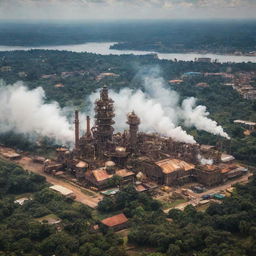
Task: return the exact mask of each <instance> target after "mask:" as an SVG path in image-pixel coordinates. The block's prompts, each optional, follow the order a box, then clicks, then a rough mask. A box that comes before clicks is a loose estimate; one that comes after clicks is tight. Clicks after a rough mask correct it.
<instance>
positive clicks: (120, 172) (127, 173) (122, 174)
mask: <svg viewBox="0 0 256 256" xmlns="http://www.w3.org/2000/svg"><path fill="white" fill-rule="evenodd" d="M116 175H118V176H120V177H128V176H131V175H134V173H133V172H131V171H128V170H126V169H120V170H118V171H116Z"/></svg>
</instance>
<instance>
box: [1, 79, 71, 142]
mask: <svg viewBox="0 0 256 256" xmlns="http://www.w3.org/2000/svg"><path fill="white" fill-rule="evenodd" d="M0 102H1V105H0V132H1V133H3V132H8V131H13V132H16V133H22V134H25V135H28V136H29V137H30V138H37V137H38V136H46V137H49V138H52V139H53V140H55V141H56V142H57V143H60V144H68V143H73V141H74V131H73V130H74V129H73V125H72V123H70V122H69V121H68V119H67V117H66V116H65V113H63V110H62V109H61V108H60V106H59V104H58V103H57V102H51V103H45V93H44V90H43V89H42V88H41V87H38V88H36V89H33V90H29V89H28V88H27V87H25V86H24V84H23V83H22V82H17V83H15V84H14V85H8V86H5V85H4V86H0Z"/></svg>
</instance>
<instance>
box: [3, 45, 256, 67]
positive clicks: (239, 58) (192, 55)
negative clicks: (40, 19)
mask: <svg viewBox="0 0 256 256" xmlns="http://www.w3.org/2000/svg"><path fill="white" fill-rule="evenodd" d="M115 44H117V42H106V41H105V42H86V43H83V44H66V45H65V44H63V45H48V46H46V45H45V46H42V45H41V46H10V45H0V52H3V51H15V50H25V51H28V50H33V49H35V50H37V49H38V50H59V51H71V52H77V53H83V52H88V53H93V54H101V55H132V54H133V55H138V56H140V55H155V56H156V58H158V59H160V60H172V61H174V60H177V61H195V59H198V58H210V59H211V61H216V60H217V62H220V63H227V62H232V63H242V62H253V63H256V56H248V55H234V54H233V55H232V54H216V53H205V52H203V53H202V52H179V53H167V52H165V53H163V52H156V51H147V50H117V49H113V46H114V45H115Z"/></svg>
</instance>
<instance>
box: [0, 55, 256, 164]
mask: <svg viewBox="0 0 256 256" xmlns="http://www.w3.org/2000/svg"><path fill="white" fill-rule="evenodd" d="M0 66H8V67H11V69H10V70H9V71H8V72H6V71H0V78H2V79H3V80H4V81H5V82H6V83H7V84H13V83H15V82H16V81H20V80H22V81H23V82H24V83H25V84H26V85H27V86H28V87H29V88H30V89H32V88H36V87H38V86H41V87H42V88H43V89H44V90H45V92H46V100H47V101H51V100H56V101H57V102H58V103H59V104H60V106H61V107H65V106H71V107H72V108H74V107H76V108H79V109H81V110H84V109H86V107H87V101H86V98H87V97H88V96H89V95H90V94H91V93H92V92H95V91H96V90H97V89H99V88H100V87H102V86H103V85H104V84H107V85H108V87H109V88H111V89H113V90H115V91H118V90H120V89H122V88H124V87H129V88H132V89H136V88H142V84H141V81H140V80H139V79H138V78H137V74H138V72H139V71H140V70H141V69H143V68H144V69H149V67H152V66H153V67H155V66H157V67H158V68H159V69H160V75H161V76H162V77H163V78H164V79H165V81H166V87H169V88H170V89H173V90H175V91H177V92H178V93H179V94H180V95H181V100H182V99H183V98H185V97H189V96H193V97H196V98H197V99H198V101H197V104H203V105H205V106H207V109H208V111H209V112H210V117H211V118H213V119H214V120H216V121H217V122H218V123H219V124H221V125H222V126H223V127H224V130H225V131H226V132H227V133H228V134H229V135H230V136H231V137H232V140H231V153H233V154H234V155H235V157H237V158H238V159H239V160H242V161H247V162H250V163H251V164H253V163H254V162H255V160H256V137H255V133H252V135H251V136H244V134H243V129H242V127H241V125H238V124H234V123H233V121H234V120H235V119H243V120H251V121H255V120H256V111H255V110H256V103H255V102H254V101H249V100H245V99H243V98H242V97H241V96H240V95H239V94H238V93H237V92H236V91H234V90H233V89H232V87H230V86H224V85H223V84H224V83H226V82H230V81H229V79H225V78H221V77H210V76H208V77H205V76H199V77H190V78H188V79H184V82H183V84H181V85H171V84H170V83H168V81H169V80H170V79H177V78H178V79H180V78H181V77H182V75H183V74H184V73H185V72H190V71H196V72H202V73H204V72H226V71H227V70H228V72H229V73H231V74H235V73H237V72H250V71H254V70H255V68H256V64H254V63H237V64H232V63H224V64H221V63H200V62H184V61H167V60H158V59H156V58H154V56H152V55H146V56H133V55H124V56H113V55H112V56H101V55H96V54H89V53H72V52H66V51H61V52H60V51H44V50H31V51H27V52H26V51H15V52H0ZM102 72H112V73H114V74H116V75H117V76H114V77H113V76H108V77H103V78H102V79H98V77H99V75H100V74H101V73H102ZM199 82H204V83H207V84H208V85H209V86H208V87H205V88H202V87H197V86H196V84H197V83H199ZM58 84H61V85H63V86H62V87H58V86H57V87H56V85H58ZM252 85H253V86H255V83H254V84H252ZM185 129H187V130H188V132H189V133H191V134H192V135H193V136H194V137H195V138H196V140H197V141H198V142H199V143H204V144H215V143H217V141H218V139H219V138H218V137H216V136H214V135H210V134H208V133H206V132H202V131H197V130H196V129H191V128H190V129H188V128H185ZM46 141H47V140H46ZM0 143H3V144H5V145H8V146H15V147H18V148H21V149H25V150H30V151H35V145H31V143H28V141H27V140H26V139H25V138H23V137H22V136H20V135H15V134H13V133H7V134H1V135H0ZM48 144H49V143H48ZM45 149H46V148H45ZM228 150H229V149H228Z"/></svg>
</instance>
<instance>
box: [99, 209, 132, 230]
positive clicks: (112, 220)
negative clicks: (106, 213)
mask: <svg viewBox="0 0 256 256" xmlns="http://www.w3.org/2000/svg"><path fill="white" fill-rule="evenodd" d="M101 223H102V224H103V225H105V226H106V227H108V228H112V229H113V230H115V231H118V230H121V229H125V228H127V226H128V219H127V218H126V216H125V215H124V214H123V213H120V214H118V215H115V216H112V217H109V218H106V219H104V220H102V221H101Z"/></svg>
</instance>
